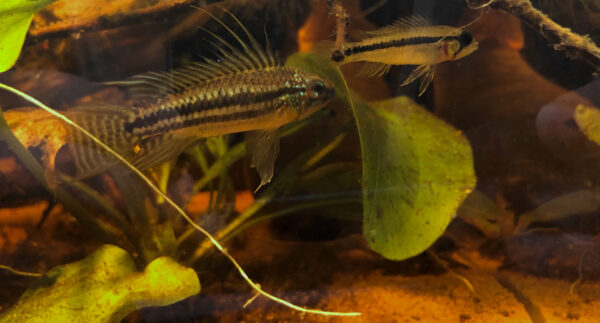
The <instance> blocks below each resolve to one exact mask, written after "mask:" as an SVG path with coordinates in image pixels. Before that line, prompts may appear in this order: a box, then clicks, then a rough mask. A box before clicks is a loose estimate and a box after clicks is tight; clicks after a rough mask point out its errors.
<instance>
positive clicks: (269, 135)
mask: <svg viewBox="0 0 600 323" xmlns="http://www.w3.org/2000/svg"><path fill="white" fill-rule="evenodd" d="M245 141H246V151H248V152H251V154H252V158H251V166H254V167H255V168H256V171H257V172H258V175H260V185H259V186H258V187H257V188H256V190H255V192H256V191H258V189H259V188H261V187H262V186H263V185H265V184H267V183H269V182H270V181H271V178H272V177H273V169H274V167H275V159H276V158H277V155H278V154H279V132H278V131H277V129H268V130H255V131H250V132H247V133H246V135H245Z"/></svg>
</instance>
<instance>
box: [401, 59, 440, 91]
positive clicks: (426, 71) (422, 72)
mask: <svg viewBox="0 0 600 323" xmlns="http://www.w3.org/2000/svg"><path fill="white" fill-rule="evenodd" d="M433 76H434V67H433V66H432V65H420V66H418V67H417V68H415V69H414V70H413V71H412V72H411V73H410V74H409V75H408V77H407V78H406V80H404V82H402V84H401V85H400V86H405V85H407V84H410V83H412V82H414V81H415V80H416V79H418V78H421V84H419V96H421V95H423V93H425V90H427V87H428V86H429V84H431V81H433Z"/></svg>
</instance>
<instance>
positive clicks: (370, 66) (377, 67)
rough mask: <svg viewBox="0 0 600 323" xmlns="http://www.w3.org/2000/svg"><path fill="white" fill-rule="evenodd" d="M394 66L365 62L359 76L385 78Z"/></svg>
mask: <svg viewBox="0 0 600 323" xmlns="http://www.w3.org/2000/svg"><path fill="white" fill-rule="evenodd" d="M391 67H392V66H391V65H389V64H385V63H379V62H365V63H363V66H362V67H361V69H360V71H359V72H358V74H359V75H365V76H369V77H371V76H383V75H384V74H385V73H387V72H389V70H390V68H391Z"/></svg>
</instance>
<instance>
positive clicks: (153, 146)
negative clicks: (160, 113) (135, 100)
mask: <svg viewBox="0 0 600 323" xmlns="http://www.w3.org/2000/svg"><path fill="white" fill-rule="evenodd" d="M197 141H198V139H197V138H195V137H180V136H174V135H166V134H162V135H156V136H151V137H147V138H144V139H142V140H141V141H140V142H139V143H138V144H137V147H136V148H135V155H134V157H133V158H132V160H131V163H132V164H133V165H134V166H135V167H136V168H138V169H140V170H144V169H148V168H150V167H154V166H157V165H160V164H162V163H164V162H167V161H169V160H172V159H174V158H175V157H177V155H179V154H180V153H182V152H183V151H185V150H186V149H188V148H189V147H190V146H191V145H193V144H194V143H195V142H197Z"/></svg>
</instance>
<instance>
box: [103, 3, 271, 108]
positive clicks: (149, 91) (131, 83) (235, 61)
mask: <svg viewBox="0 0 600 323" xmlns="http://www.w3.org/2000/svg"><path fill="white" fill-rule="evenodd" d="M199 9H200V10H203V11H204V12H205V13H206V14H207V15H209V16H211V17H212V18H213V19H214V20H215V21H217V22H218V23H219V24H220V25H221V26H223V28H225V29H226V30H227V31H228V32H229V33H230V34H231V35H232V36H233V37H234V38H235V40H236V41H237V42H238V44H239V45H240V46H241V49H238V48H237V47H235V46H233V45H231V44H229V43H228V42H227V41H226V40H224V39H223V38H222V37H220V36H219V35H217V34H215V33H213V32H211V31H209V30H207V29H204V28H202V27H199V28H200V29H202V30H204V31H205V32H206V33H208V34H210V35H211V37H212V38H213V39H212V40H207V43H208V44H209V45H210V46H211V47H212V48H213V52H214V53H215V54H216V56H217V57H218V58H217V59H216V60H212V59H208V58H203V61H202V62H193V63H190V64H188V65H185V66H183V67H181V68H177V69H174V70H172V71H169V72H147V73H142V74H138V75H134V76H132V77H131V78H129V79H127V80H124V81H116V82H107V83H106V84H108V85H117V86H124V87H127V88H128V90H129V91H130V94H131V96H132V100H133V101H134V102H141V103H145V102H156V101H157V100H160V99H161V98H163V97H165V96H166V95H169V94H176V93H181V92H183V91H185V90H186V89H187V88H189V87H190V86H193V85H198V84H203V83H206V82H208V81H210V80H211V79H214V78H217V77H221V76H225V75H230V74H233V73H240V72H244V71H248V70H255V69H264V68H269V67H274V66H278V65H279V61H278V60H277V59H276V57H275V55H274V54H273V52H272V51H271V49H270V47H269V46H267V49H263V48H262V47H261V45H260V44H259V43H258V41H256V39H255V38H254V37H253V36H252V35H251V34H250V32H249V31H248V30H247V29H246V27H245V26H244V25H243V24H242V22H241V21H240V20H239V19H238V18H237V17H235V16H234V15H233V14H232V13H231V12H229V11H227V10H226V9H223V10H224V11H225V12H227V13H228V14H229V15H230V16H231V17H232V18H233V19H234V20H235V21H236V23H237V24H238V25H239V26H240V27H241V28H242V30H243V31H244V33H245V35H246V38H247V39H248V41H247V42H246V41H244V40H243V39H242V38H241V37H240V36H239V35H237V34H236V33H235V32H234V31H233V30H232V29H231V28H230V27H229V26H227V25H226V24H225V23H224V22H223V21H221V20H220V19H219V18H217V17H215V16H214V15H212V14H211V13H209V12H208V11H206V10H205V9H202V8H199Z"/></svg>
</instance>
